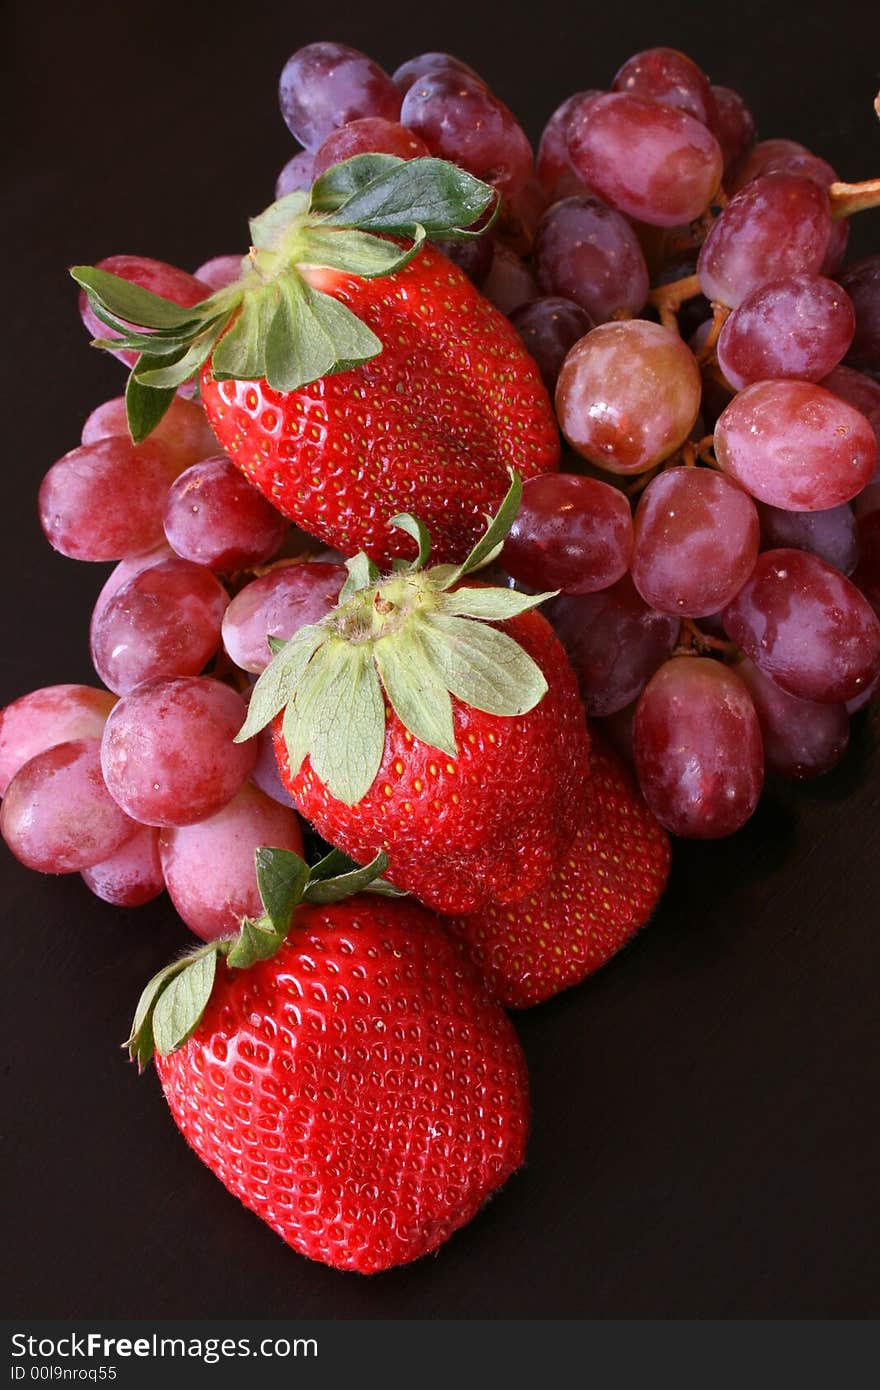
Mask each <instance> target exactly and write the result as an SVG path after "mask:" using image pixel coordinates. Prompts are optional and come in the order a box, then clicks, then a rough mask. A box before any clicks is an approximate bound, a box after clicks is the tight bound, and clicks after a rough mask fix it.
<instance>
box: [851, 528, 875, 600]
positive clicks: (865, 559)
mask: <svg viewBox="0 0 880 1390" xmlns="http://www.w3.org/2000/svg"><path fill="white" fill-rule="evenodd" d="M858 545H859V563H858V565H857V566H856V568H855V569H854V570H853V575H852V582H853V583H854V584H855V586H856V588H857V589H859V590H861V592H862V593H863V594H864V595H865V598H866V599H867V600H868V602H869V603H870V605H871V607H872V608H873V609H874V612H875V613H876V614H877V615H878V616H880V511H877V510H876V509H875V510H874V511H872V512H869V513H866V514H865V515H864V516H862V517H860V518H859V524H858Z"/></svg>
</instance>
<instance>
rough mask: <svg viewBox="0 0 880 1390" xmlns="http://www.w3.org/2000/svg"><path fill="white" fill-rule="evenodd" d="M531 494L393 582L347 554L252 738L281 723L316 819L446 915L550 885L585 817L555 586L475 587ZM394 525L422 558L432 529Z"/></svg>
mask: <svg viewBox="0 0 880 1390" xmlns="http://www.w3.org/2000/svg"><path fill="white" fill-rule="evenodd" d="M521 493H522V485H521V484H520V483H519V480H518V479H517V480H515V481H514V483H513V484H512V486H511V489H510V492H509V494H508V497H507V498H506V500H505V502H504V504H503V505H502V507H501V509H500V511H499V513H498V516H497V517H496V518H495V520H494V521H493V522H492V523H491V524H490V527H489V529H488V531H487V532H486V535H485V536H484V538H483V540H482V541H480V542H479V543H478V545H477V546H476V547H475V549H474V551H473V552H472V553H471V555H470V556H468V558H467V560H466V561H465V562H464V564H463V565H461V566H459V567H458V568H453V567H452V566H449V565H438V566H432V567H431V568H429V569H423V568H419V566H418V563H416V564H414V565H412V566H409V567H404V569H402V570H401V569H398V570H396V571H394V572H393V573H392V574H391V575H389V576H388V577H386V578H384V579H383V578H380V577H379V575H378V571H377V570H376V569H375V567H371V566H370V565H369V563H368V561H367V558H366V556H364V555H360V556H359V557H357V559H355V560H351V561H349V565H348V568H349V579H348V581H347V582H346V584H345V585H344V587H343V589H342V592H341V594H340V602H339V605H338V606H337V608H335V609H334V610H333V612H331V613H330V614H328V615H327V617H325V618H323V619H322V620H321V621H320V622H318V623H316V624H313V625H311V626H309V627H305V628H301V629H300V630H299V632H298V633H297V634H296V635H295V636H294V637H293V638H291V640H290V641H289V642H288V643H287V644H286V645H281V649H280V650H279V651H278V653H277V655H276V656H275V659H274V661H273V662H272V663H271V664H270V665H269V667H268V668H267V669H266V670H265V671H264V672H263V674H262V675H261V676H260V679H259V681H258V682H257V684H256V686H255V687H254V691H253V694H252V696H251V701H250V707H249V711H248V720H247V723H246V725H245V727H244V729H243V730H242V731H241V734H240V735H239V737H240V738H246V737H249V736H251V735H252V734H254V733H256V732H258V731H259V729H261V728H262V727H263V726H264V725H265V724H267V723H268V722H269V721H270V720H272V719H275V720H276V723H275V748H276V755H277V757H278V762H279V768H280V772H281V776H282V780H283V781H284V782H285V784H286V786H287V787H288V788H289V790H290V792H291V794H292V796H293V798H294V800H295V801H296V804H297V806H298V807H299V809H300V810H301V811H302V813H303V814H304V815H305V816H306V817H307V818H308V819H309V820H310V821H312V822H313V824H314V825H315V826H317V828H318V830H319V831H320V833H321V834H322V835H323V836H324V837H325V838H326V839H328V840H329V841H330V842H331V843H333V844H337V845H339V846H340V847H341V848H343V849H344V850H345V851H346V853H348V854H351V855H352V857H353V858H355V859H358V860H364V859H369V858H371V857H372V856H373V855H374V854H377V853H378V852H379V851H380V850H384V851H385V852H386V853H387V855H388V876H389V878H390V879H391V881H392V882H393V883H395V884H396V885H397V886H398V887H399V888H402V889H405V890H406V891H407V892H410V893H413V894H414V895H415V896H416V897H418V898H419V899H420V900H421V901H422V902H423V903H425V904H426V905H427V906H429V907H432V908H434V909H436V910H437V911H442V912H449V913H456V912H474V911H477V910H478V909H479V908H480V907H482V906H483V905H484V904H485V903H488V902H489V901H491V900H493V899H494V900H496V901H499V902H507V901H510V900H513V899H516V898H520V897H522V895H523V894H524V893H527V892H529V891H530V890H532V889H534V888H536V887H537V885H538V884H540V883H541V882H542V880H543V879H545V878H546V877H547V875H548V874H549V873H550V871H551V869H552V868H553V866H554V864H555V863H556V861H557V860H558V859H559V857H560V855H561V854H562V853H563V852H564V851H565V850H566V849H567V847H568V844H569V842H570V841H571V839H572V837H573V835H574V833H575V830H576V828H577V825H578V823H579V821H580V817H581V814H582V808H583V800H584V795H585V779H586V773H587V766H588V748H589V740H588V735H587V729H586V721H585V719H584V713H583V707H582V705H581V702H580V698H579V696H578V690H577V682H576V679H575V676H574V673H573V672H572V669H571V667H570V666H569V664H568V659H567V657H566V655H565V652H564V650H563V648H562V645H561V643H560V642H559V640H558V638H557V637H556V635H555V634H554V632H553V630H552V628H551V627H550V624H549V623H548V622H547V621H546V620H545V619H544V618H543V617H541V615H540V614H538V613H536V612H534V611H532V610H533V609H534V606H535V605H536V604H537V603H540V602H541V600H542V598H545V597H546V595H541V594H538V595H525V594H520V593H517V592H514V591H512V590H510V589H494V588H490V587H488V586H464V587H462V586H461V580H462V579H464V578H465V577H466V576H467V575H469V574H470V573H471V572H472V571H473V570H475V569H477V568H479V567H480V565H481V564H483V563H485V562H486V561H487V560H488V559H489V558H490V557H491V556H494V555H495V554H496V553H497V549H498V548H499V544H500V541H501V540H502V539H503V536H504V534H505V532H506V531H507V529H508V527H509V525H510V521H511V520H512V518H513V515H514V514H515V512H516V508H517V506H518V503H519V498H520V496H521ZM397 524H400V525H403V526H404V527H405V528H406V529H407V531H408V532H409V533H410V534H412V535H417V536H418V538H419V545H420V552H421V556H422V558H423V559H424V558H426V557H427V546H428V540H427V534H426V532H425V531H424V528H419V524H418V523H417V522H415V521H414V519H413V518H412V517H406V516H403V517H399V518H397ZM282 710H283V711H284V713H283V717H282V716H281V711H282ZM276 716H278V717H277V718H276Z"/></svg>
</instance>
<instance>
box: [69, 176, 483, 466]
mask: <svg viewBox="0 0 880 1390" xmlns="http://www.w3.org/2000/svg"><path fill="white" fill-rule="evenodd" d="M495 200H496V193H495V190H494V189H493V188H491V187H490V186H489V185H488V184H485V183H481V182H480V180H479V179H475V178H474V177H473V176H472V175H471V174H467V173H465V171H464V170H463V169H459V168H457V167H456V165H454V164H449V163H447V161H445V160H442V159H433V158H425V159H412V160H403V159H398V158H397V157H396V156H394V155H371V154H365V155H356V156H355V157H354V158H353V159H348V160H345V161H344V163H342V164H337V165H334V167H333V168H332V169H328V170H327V171H326V173H324V174H322V175H321V177H320V178H319V179H317V181H316V182H315V183H314V184H313V186H312V188H311V190H310V192H308V193H305V192H298V193H289V194H287V196H286V197H284V198H281V199H279V200H278V202H277V203H273V204H272V206H271V207H269V208H267V209H266V211H265V212H263V213H261V214H260V216H259V217H256V218H254V220H253V221H252V222H251V223H250V232H251V249H250V252H249V254H248V255H247V256H245V257H244V259H243V261H242V273H241V277H240V279H239V280H237V281H236V282H235V283H234V284H232V285H229V286H227V287H226V288H224V289H221V290H217V291H216V292H215V293H214V294H212V295H209V296H208V298H207V299H204V300H202V301H201V302H200V303H199V304H196V305H194V306H193V307H192V308H189V309H186V308H181V306H180V305H178V304H174V303H172V302H171V301H170V300H167V299H163V298H162V297H161V296H160V295H156V294H153V293H151V291H149V290H145V289H143V288H141V286H139V285H134V284H132V283H131V282H130V281H128V280H123V279H121V278H120V277H119V276H117V275H112V274H110V273H109V272H108V271H106V270H101V269H99V268H98V267H96V266H82V265H81V266H74V267H73V268H72V270H71V272H70V273H71V275H72V276H73V278H74V280H75V281H76V282H77V284H78V285H80V286H81V288H82V289H84V290H85V292H86V294H87V295H88V298H89V303H90V304H91V307H92V309H93V310H94V312H95V314H96V316H97V317H98V318H99V319H100V321H101V322H102V323H103V324H106V326H107V327H108V328H111V329H112V330H113V331H114V333H115V334H117V335H118V336H117V337H113V338H97V339H96V340H95V346H96V347H101V348H106V349H108V350H112V351H118V350H119V349H125V350H127V351H130V352H134V353H136V354H137V355H138V357H137V361H136V363H135V365H134V367H133V368H132V372H131V376H130V377H129V381H128V386H127V389H126V396H125V399H126V410H127V414H128V422H129V429H130V431H131V435H132V438H133V439H134V440H135V442H136V443H140V441H141V440H143V439H145V438H146V437H147V435H148V434H149V433H150V431H151V430H153V429H154V428H155V426H156V425H157V424H158V423H159V421H160V420H161V418H162V416H163V415H164V413H165V411H166V410H167V409H168V407H169V405H170V404H171V401H172V399H173V397H174V393H175V392H176V390H177V388H178V387H179V386H180V385H182V383H183V382H185V381H188V380H189V379H190V378H191V377H194V376H196V375H197V374H198V372H199V371H200V370H201V367H202V366H203V364H204V363H205V362H206V361H207V360H208V358H209V357H210V358H211V368H212V371H213V373H214V375H215V377H217V378H219V379H221V380H223V379H229V378H235V379H239V380H245V381H252V380H256V379H258V378H264V379H265V380H266V381H268V383H269V385H270V386H272V387H273V388H274V389H276V390H278V391H295V390H298V389H299V388H300V387H302V386H306V385H307V384H308V383H309V382H310V381H317V380H318V379H319V378H320V377H323V376H329V375H331V374H333V373H335V372H343V371H348V370H349V369H351V368H352V367H356V366H358V365H359V364H360V363H362V362H367V361H369V360H370V358H373V357H375V356H377V354H378V353H380V352H381V351H382V343H381V341H380V340H379V338H377V337H376V334H375V333H373V332H372V330H371V329H370V328H368V327H367V325H366V324H364V323H362V322H361V320H360V319H359V318H357V316H356V315H355V314H353V313H352V312H351V310H350V309H348V308H347V307H346V306H345V305H344V304H342V303H340V302H339V300H337V299H334V298H333V297H332V296H331V295H329V294H325V293H324V292H323V291H322V290H319V289H316V288H315V287H314V286H313V285H312V284H310V283H309V278H308V277H309V269H310V268H312V269H318V268H327V269H330V270H337V271H340V272H345V273H350V274H354V275H359V276H362V277H363V278H365V279H373V278H375V277H376V276H380V275H390V274H392V273H393V272H394V271H396V270H401V269H402V268H403V267H404V266H405V265H406V264H407V263H408V262H409V261H411V260H412V258H413V257H414V256H415V255H417V254H418V252H419V250H420V249H421V247H422V246H423V244H424V242H425V240H426V239H427V238H428V237H432V236H443V237H458V238H467V237H470V236H475V235H477V233H474V232H470V231H468V230H467V229H468V228H469V227H470V226H472V224H473V223H474V222H476V221H477V220H478V219H479V218H481V217H482V216H483V214H484V213H485V212H486V211H487V209H489V207H490V206H491V204H492V203H493V201H495ZM483 230H485V228H483ZM389 237H394V238H397V239H398V240H389ZM400 240H404V241H405V243H406V244H404V245H401V244H400ZM135 325H136V326H135Z"/></svg>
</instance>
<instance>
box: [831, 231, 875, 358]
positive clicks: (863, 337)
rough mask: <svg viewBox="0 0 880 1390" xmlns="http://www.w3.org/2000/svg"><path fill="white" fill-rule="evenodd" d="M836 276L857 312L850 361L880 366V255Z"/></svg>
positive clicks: (859, 262)
mask: <svg viewBox="0 0 880 1390" xmlns="http://www.w3.org/2000/svg"><path fill="white" fill-rule="evenodd" d="M837 278H838V280H839V281H840V284H841V285H842V286H843V288H844V289H845V290H846V292H847V294H848V295H849V297H850V299H851V300H852V302H853V308H854V309H855V312H856V333H855V337H854V338H853V343H852V347H851V348H850V350H849V356H848V357H847V361H848V362H851V363H852V364H853V366H856V367H872V368H877V367H880V255H878V256H867V257H866V258H865V260H863V261H858V262H857V263H856V264H855V265H850V266H847V267H846V269H845V270H842V271H841V272H840V275H839V276H838V277H837Z"/></svg>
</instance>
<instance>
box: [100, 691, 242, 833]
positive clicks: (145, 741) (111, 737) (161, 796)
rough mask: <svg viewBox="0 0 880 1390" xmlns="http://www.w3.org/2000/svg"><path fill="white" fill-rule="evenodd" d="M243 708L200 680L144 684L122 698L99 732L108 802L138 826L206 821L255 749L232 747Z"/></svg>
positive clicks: (234, 787)
mask: <svg viewBox="0 0 880 1390" xmlns="http://www.w3.org/2000/svg"><path fill="white" fill-rule="evenodd" d="M245 713H246V710H245V704H244V701H243V700H242V698H241V696H239V695H236V693H235V691H234V690H230V688H229V686H228V685H223V684H222V683H221V682H220V681H216V680H211V679H210V678H208V677H206V676H190V677H183V678H180V679H176V680H156V681H147V682H145V683H144V684H143V685H139V686H136V687H135V689H134V690H132V691H131V692H130V693H129V694H128V695H125V696H124V697H123V698H122V699H121V700H120V701H119V704H118V705H117V706H116V708H115V709H114V710H113V711H112V713H111V715H110V718H109V719H108V720H107V723H106V725H105V727H104V738H103V741H102V745H101V764H102V767H103V769H104V777H105V779H106V782H107V787H108V789H109V791H110V793H111V795H112V796H113V798H114V799H115V800H116V801H117V802H118V803H119V805H120V806H121V807H122V808H123V810H125V811H127V813H128V814H129V815H130V816H133V817H134V818H135V819H136V820H139V821H141V822H142V823H143V824H144V825H190V824H192V822H193V821H197V820H203V819H204V818H205V817H206V816H212V815H214V813H215V812H216V811H219V810H220V809H221V807H223V806H225V805H226V803H227V801H230V800H231V799H232V797H233V796H234V795H235V793H236V792H237V791H238V789H239V787H240V786H241V785H242V784H243V783H244V782H245V780H246V779H247V777H248V775H249V774H250V772H251V769H252V768H253V766H254V762H255V761H256V756H257V748H256V743H255V742H254V740H253V739H248V740H247V742H246V743H234V742H233V739H234V738H235V735H236V734H237V733H238V731H239V729H240V728H241V726H242V725H243V723H244V720H245Z"/></svg>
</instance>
